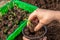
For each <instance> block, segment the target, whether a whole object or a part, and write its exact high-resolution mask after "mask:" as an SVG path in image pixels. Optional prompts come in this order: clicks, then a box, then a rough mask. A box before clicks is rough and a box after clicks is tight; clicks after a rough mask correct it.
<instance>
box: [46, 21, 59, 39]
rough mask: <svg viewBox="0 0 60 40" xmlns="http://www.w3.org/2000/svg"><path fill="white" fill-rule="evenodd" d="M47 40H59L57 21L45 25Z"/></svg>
mask: <svg viewBox="0 0 60 40" xmlns="http://www.w3.org/2000/svg"><path fill="white" fill-rule="evenodd" d="M47 29H48V30H47V31H48V32H47V34H46V36H47V40H60V23H59V22H58V21H52V22H51V23H50V24H48V25H47Z"/></svg>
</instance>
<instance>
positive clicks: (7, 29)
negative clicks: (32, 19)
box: [0, 6, 29, 40]
mask: <svg viewBox="0 0 60 40" xmlns="http://www.w3.org/2000/svg"><path fill="white" fill-rule="evenodd" d="M27 13H28V12H26V11H24V10H22V9H20V8H18V7H16V6H15V7H14V8H13V9H9V11H8V12H7V13H6V14H5V15H3V16H2V17H0V40H6V38H7V36H8V35H10V34H11V33H12V32H13V31H14V30H15V29H16V28H17V27H18V25H19V22H20V21H22V20H24V19H26V18H27V17H28V16H29V14H27Z"/></svg>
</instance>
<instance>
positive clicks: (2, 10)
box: [0, 1, 38, 40]
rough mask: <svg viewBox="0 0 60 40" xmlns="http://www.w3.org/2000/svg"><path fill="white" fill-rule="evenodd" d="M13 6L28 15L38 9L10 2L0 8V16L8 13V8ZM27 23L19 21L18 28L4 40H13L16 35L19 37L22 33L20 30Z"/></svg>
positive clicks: (20, 2) (29, 5)
mask: <svg viewBox="0 0 60 40" xmlns="http://www.w3.org/2000/svg"><path fill="white" fill-rule="evenodd" d="M14 5H16V6H17V7H18V8H21V9H23V10H25V11H28V12H30V13H32V12H33V11H34V10H36V9H37V8H38V7H36V6H33V5H31V4H28V3H25V2H22V1H11V2H8V3H6V4H5V5H3V6H2V7H1V8H0V16H1V15H2V16H3V15H5V14H6V13H7V12H8V10H9V8H10V9H12V8H13V7H14ZM27 21H28V20H24V21H21V22H20V24H19V26H18V28H17V29H16V30H15V31H14V32H13V33H11V34H10V35H9V36H7V39H6V40H14V38H15V37H16V36H17V35H19V34H20V33H21V32H22V29H23V28H24V27H25V26H26V25H27Z"/></svg>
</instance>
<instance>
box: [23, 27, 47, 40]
mask: <svg viewBox="0 0 60 40" xmlns="http://www.w3.org/2000/svg"><path fill="white" fill-rule="evenodd" d="M25 28H27V27H25ZM25 28H24V29H23V30H22V34H23V36H24V37H26V38H28V39H30V40H39V39H40V38H43V37H44V36H45V34H46V33H47V28H46V26H43V28H44V30H45V32H44V33H43V34H42V35H40V36H36V37H35V36H33V37H30V36H27V35H26V34H25V32H24V30H25Z"/></svg>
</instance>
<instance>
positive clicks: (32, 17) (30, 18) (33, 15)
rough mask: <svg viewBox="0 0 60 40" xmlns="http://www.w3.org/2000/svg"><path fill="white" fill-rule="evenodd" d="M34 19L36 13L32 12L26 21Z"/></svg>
mask: <svg viewBox="0 0 60 40" xmlns="http://www.w3.org/2000/svg"><path fill="white" fill-rule="evenodd" d="M35 17H36V12H33V13H32V14H31V15H30V16H29V18H28V20H30V21H31V20H33V19H34V18H35Z"/></svg>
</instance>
